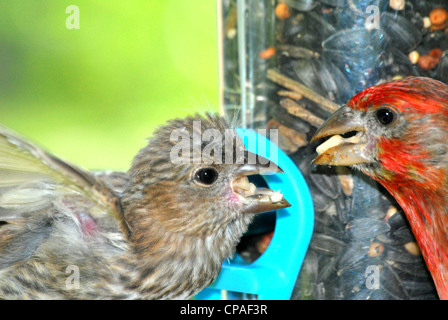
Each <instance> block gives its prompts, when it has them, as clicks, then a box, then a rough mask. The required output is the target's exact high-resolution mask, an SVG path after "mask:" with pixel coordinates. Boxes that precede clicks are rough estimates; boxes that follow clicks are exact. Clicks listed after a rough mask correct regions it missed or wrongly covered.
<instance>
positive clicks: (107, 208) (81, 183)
mask: <svg viewBox="0 0 448 320" xmlns="http://www.w3.org/2000/svg"><path fill="white" fill-rule="evenodd" d="M55 203H57V204H58V206H59V207H60V206H64V205H65V206H67V207H70V208H71V209H73V212H76V206H77V205H78V204H79V205H80V206H81V207H82V208H83V209H82V215H83V216H85V215H86V214H87V215H88V216H89V219H93V221H94V220H96V219H98V218H104V217H105V216H108V217H111V218H112V219H116V220H118V222H119V225H120V227H121V230H122V232H123V233H124V234H125V236H127V235H128V233H129V229H128V227H127V224H126V222H125V220H124V218H123V213H122V210H121V207H120V201H119V199H118V197H117V195H116V194H115V193H114V192H113V191H112V190H110V189H109V188H108V187H107V186H106V185H105V184H103V182H102V181H101V180H100V179H98V178H97V177H95V175H93V174H92V173H90V172H88V171H86V170H84V169H82V168H79V167H76V166H74V165H71V164H69V163H67V162H65V161H63V160H61V159H59V158H57V157H55V156H53V155H51V154H49V153H47V152H45V151H44V150H42V149H41V148H39V147H37V146H36V145H33V144H31V143H29V142H27V141H26V140H25V139H23V138H21V137H20V136H19V135H17V134H16V133H14V132H12V131H10V130H9V129H7V128H5V127H2V126H0V227H1V226H2V223H1V222H2V221H3V224H4V223H5V222H6V223H12V224H14V223H17V222H20V221H22V222H23V221H26V220H27V219H30V218H31V217H33V216H34V217H35V216H36V215H37V214H39V213H42V212H45V211H46V210H48V208H50V207H51V206H54V205H55ZM87 204H88V205H87ZM65 211H69V212H70V210H65ZM78 211H79V210H78ZM0 229H1V228H0ZM0 238H1V237H0Z"/></svg>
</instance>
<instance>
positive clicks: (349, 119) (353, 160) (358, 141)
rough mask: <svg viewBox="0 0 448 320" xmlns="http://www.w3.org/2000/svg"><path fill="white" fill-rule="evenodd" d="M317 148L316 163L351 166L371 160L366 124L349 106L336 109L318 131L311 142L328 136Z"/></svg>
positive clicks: (314, 161)
mask: <svg viewBox="0 0 448 320" xmlns="http://www.w3.org/2000/svg"><path fill="white" fill-rule="evenodd" d="M328 137H330V138H329V139H328V140H326V141H325V142H323V143H322V144H320V145H319V146H318V147H317V148H316V152H317V154H318V155H317V157H316V159H314V160H313V163H314V164H320V165H334V166H350V165H354V164H359V163H368V162H371V158H370V157H369V156H368V152H369V150H368V141H367V136H366V134H365V126H364V125H363V123H362V121H361V119H359V118H358V117H357V116H356V115H355V114H354V112H353V110H352V109H350V108H348V107H342V108H340V109H339V110H338V111H336V112H335V113H334V114H333V115H332V116H331V117H330V118H328V119H327V121H325V123H324V124H323V125H322V126H321V127H320V128H319V129H318V130H317V131H316V133H315V134H314V136H313V138H312V139H311V142H314V141H317V140H319V139H322V138H328Z"/></svg>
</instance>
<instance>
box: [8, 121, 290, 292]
mask: <svg viewBox="0 0 448 320" xmlns="http://www.w3.org/2000/svg"><path fill="white" fill-rule="evenodd" d="M193 122H196V123H198V122H200V124H201V127H200V129H201V130H202V131H205V130H208V129H213V130H216V131H215V132H218V133H222V137H224V134H223V132H224V130H226V129H229V125H228V123H227V122H226V121H225V119H223V118H221V117H219V116H213V115H207V116H204V117H201V116H194V117H189V118H185V119H176V120H172V121H170V122H169V123H168V124H167V125H165V126H162V127H160V128H159V129H158V130H157V131H156V132H155V134H154V135H153V137H152V138H150V139H149V143H148V145H147V146H146V147H145V148H143V149H142V150H141V151H140V152H139V153H138V154H137V156H136V157H135V159H134V161H133V163H132V166H131V168H130V170H129V172H128V173H112V172H111V173H96V174H94V173H91V172H88V171H85V170H83V169H81V168H79V167H76V166H74V165H71V164H69V163H67V162H65V161H63V160H61V159H59V158H56V157H54V156H52V155H50V154H48V153H46V152H45V151H43V150H42V149H40V148H39V147H37V146H35V145H33V144H31V143H29V142H27V141H26V140H25V139H22V138H20V137H18V136H17V135H16V134H15V133H12V132H10V131H9V130H7V129H5V128H0V299H66V298H67V299H134V298H138V299H187V298H190V297H192V296H193V295H195V294H196V293H197V292H199V291H200V290H202V289H203V288H205V287H206V286H208V285H209V284H211V283H212V282H213V280H214V279H215V277H216V276H217V275H218V273H219V271H220V269H221V264H222V262H223V261H224V259H227V258H228V257H230V256H232V255H233V253H234V251H235V247H236V245H237V244H238V242H239V239H240V238H241V236H242V235H243V233H244V232H245V231H246V230H247V227H248V225H249V223H250V222H251V220H252V218H253V216H254V213H259V212H263V211H271V210H276V209H280V208H284V207H287V206H289V204H288V202H287V201H286V200H285V199H283V196H282V195H281V194H280V193H279V192H274V191H271V190H269V189H257V188H256V187H255V185H253V184H251V183H249V181H248V180H247V175H252V174H258V173H266V172H267V171H271V172H281V169H280V168H278V167H277V166H276V165H274V164H273V163H270V162H269V161H267V160H266V159H263V158H260V157H252V159H257V160H262V161H260V162H256V163H248V161H245V162H244V163H241V162H235V163H219V162H218V163H210V162H207V163H202V162H201V163H197V162H194V161H191V162H189V161H183V162H182V163H180V164H174V163H173V161H172V160H173V159H172V158H171V157H172V153H171V151H172V148H173V146H174V145H175V144H176V141H173V140H172V139H170V137H171V133H172V132H173V131H174V130H177V129H179V130H180V131H182V132H184V133H185V132H187V133H188V132H189V133H190V134H192V132H193V130H197V128H194V125H193ZM233 133H234V134H233V139H235V140H237V139H240V138H239V137H238V136H237V135H236V133H235V132H234V131H233ZM191 142H192V143H193V144H194V143H196V144H198V143H199V145H195V146H193V147H196V148H197V147H199V148H200V149H199V150H202V151H203V150H204V149H205V147H207V145H208V143H210V142H209V141H205V142H202V141H199V142H198V141H197V140H194V139H192V140H191ZM240 142H241V141H240ZM222 145H224V144H222ZM233 146H234V149H233V150H231V151H232V152H233V154H237V153H238V152H239V153H240V154H241V153H242V154H244V155H245V157H246V158H247V157H248V156H249V155H250V153H249V152H247V151H244V150H237V148H241V147H243V144H242V143H234V144H233ZM243 148H244V147H243ZM224 151H225V150H223V152H224ZM214 156H216V154H215V155H214ZM252 156H253V155H252ZM221 158H222V159H224V158H225V154H223V155H222V157H221ZM184 160H185V159H184Z"/></svg>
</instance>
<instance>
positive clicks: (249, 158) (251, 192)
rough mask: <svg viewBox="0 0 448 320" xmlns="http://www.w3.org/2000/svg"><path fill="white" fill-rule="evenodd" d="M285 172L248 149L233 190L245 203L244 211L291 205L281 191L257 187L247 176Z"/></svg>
mask: <svg viewBox="0 0 448 320" xmlns="http://www.w3.org/2000/svg"><path fill="white" fill-rule="evenodd" d="M268 173H283V170H282V169H280V168H279V167H278V166H277V165H276V164H274V163H273V162H271V161H269V160H268V159H266V158H263V157H261V156H259V155H256V154H254V153H251V152H249V151H246V153H245V161H244V164H241V165H240V166H239V168H238V170H237V172H236V175H237V176H236V178H235V179H234V180H233V181H232V190H233V192H234V193H235V194H237V195H238V196H239V197H240V199H241V202H242V204H243V208H242V211H243V213H262V212H268V211H274V210H278V209H282V208H286V207H290V206H291V205H290V204H289V202H288V201H286V199H284V198H283V195H282V194H281V193H280V191H273V190H270V189H267V188H257V187H256V186H255V185H254V184H253V183H250V182H249V179H248V178H247V176H249V175H255V174H268Z"/></svg>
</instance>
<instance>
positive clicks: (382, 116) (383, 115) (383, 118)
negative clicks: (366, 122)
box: [376, 108, 397, 126]
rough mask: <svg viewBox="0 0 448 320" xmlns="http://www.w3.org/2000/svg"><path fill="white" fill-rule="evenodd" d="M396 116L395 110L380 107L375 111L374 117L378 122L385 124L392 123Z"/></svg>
mask: <svg viewBox="0 0 448 320" xmlns="http://www.w3.org/2000/svg"><path fill="white" fill-rule="evenodd" d="M396 118H397V115H396V114H395V111H393V110H392V109H389V108H381V109H378V110H377V112H376V119H377V120H378V122H379V123H380V124H382V125H385V126H387V125H389V124H391V123H393V122H394V121H395V119H396Z"/></svg>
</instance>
